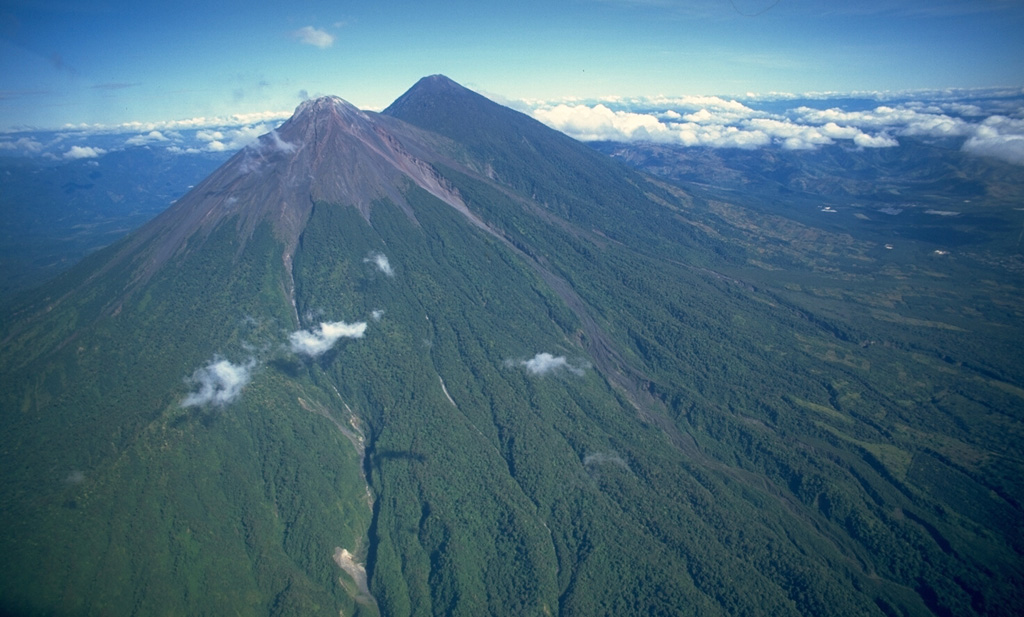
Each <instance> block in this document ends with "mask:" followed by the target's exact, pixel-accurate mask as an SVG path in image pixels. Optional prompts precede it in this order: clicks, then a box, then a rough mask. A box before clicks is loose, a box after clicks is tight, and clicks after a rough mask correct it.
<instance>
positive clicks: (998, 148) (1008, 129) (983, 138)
mask: <svg viewBox="0 0 1024 617" xmlns="http://www.w3.org/2000/svg"><path fill="white" fill-rule="evenodd" d="M1021 124H1024V123H1022V122H1021V121H1020V120H1015V121H1014V120H1009V119H1008V118H1002V117H1000V116H993V117H992V118H989V119H987V120H986V121H985V122H983V123H982V124H981V126H979V127H978V128H977V129H976V130H975V132H974V135H972V136H971V137H970V138H968V139H967V141H965V142H964V145H963V150H964V151H965V152H969V153H971V154H976V155H981V156H991V157H995V158H998V159H1002V160H1004V161H1007V162H1010V163H1016V164H1018V165H1024V126H1021Z"/></svg>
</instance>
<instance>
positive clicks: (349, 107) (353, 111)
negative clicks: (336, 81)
mask: <svg viewBox="0 0 1024 617" xmlns="http://www.w3.org/2000/svg"><path fill="white" fill-rule="evenodd" d="M321 117H326V118H336V119H337V120H339V121H341V122H342V123H349V122H352V121H354V120H367V119H368V118H367V115H366V112H364V111H362V110H361V109H359V108H358V107H356V106H355V105H353V104H352V103H349V102H348V101H346V100H345V99H343V98H341V97H338V96H321V97H319V98H315V99H307V100H305V101H303V102H302V103H300V104H299V106H298V107H296V108H295V113H294V114H292V118H291V121H302V120H307V121H310V120H316V119H317V118H321Z"/></svg>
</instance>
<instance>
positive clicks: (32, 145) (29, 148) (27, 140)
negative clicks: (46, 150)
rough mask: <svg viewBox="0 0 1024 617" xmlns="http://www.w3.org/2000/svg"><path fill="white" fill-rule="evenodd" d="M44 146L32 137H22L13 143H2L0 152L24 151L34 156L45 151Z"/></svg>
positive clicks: (0, 142)
mask: <svg viewBox="0 0 1024 617" xmlns="http://www.w3.org/2000/svg"><path fill="white" fill-rule="evenodd" d="M43 147H44V146H43V144H42V143H41V142H39V141H36V140H35V139H33V138H32V137H20V138H18V139H17V140H13V141H0V150H24V151H25V152H31V153H32V154H38V153H39V152H42V151H43Z"/></svg>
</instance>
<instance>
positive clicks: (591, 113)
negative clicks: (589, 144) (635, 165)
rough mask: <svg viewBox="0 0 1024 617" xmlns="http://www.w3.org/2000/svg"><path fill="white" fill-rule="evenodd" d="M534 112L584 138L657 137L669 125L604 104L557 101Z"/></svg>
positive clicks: (545, 120) (666, 131) (590, 139)
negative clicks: (554, 104)
mask: <svg viewBox="0 0 1024 617" xmlns="http://www.w3.org/2000/svg"><path fill="white" fill-rule="evenodd" d="M533 116H534V117H535V118H536V119H538V120H540V121H541V122H543V123H544V124H547V125H548V126H550V127H552V128H554V129H557V130H559V131H562V132H563V133H566V134H568V135H570V136H572V137H575V138H576V139H580V140H583V141H598V140H609V141H637V140H652V141H659V140H658V139H657V137H659V136H662V137H665V136H667V134H668V132H669V131H668V127H667V126H666V125H665V124H663V123H662V122H661V120H659V119H658V118H657V117H655V116H652V115H648V114H638V113H633V112H628V111H612V110H611V109H609V108H608V107H607V106H605V105H603V104H598V105H595V106H593V107H588V106H586V105H571V106H570V105H564V104H562V105H556V106H555V107H552V108H548V109H537V110H535V111H534V112H533Z"/></svg>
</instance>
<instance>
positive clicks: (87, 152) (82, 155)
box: [64, 146, 107, 160]
mask: <svg viewBox="0 0 1024 617" xmlns="http://www.w3.org/2000/svg"><path fill="white" fill-rule="evenodd" d="M106 153H107V151H106V150H104V149H103V148H93V147H92V146H71V149H70V150H68V151H67V152H65V153H64V158H66V159H73V160H74V159H94V158H97V157H100V156H103V155H104V154H106Z"/></svg>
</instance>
